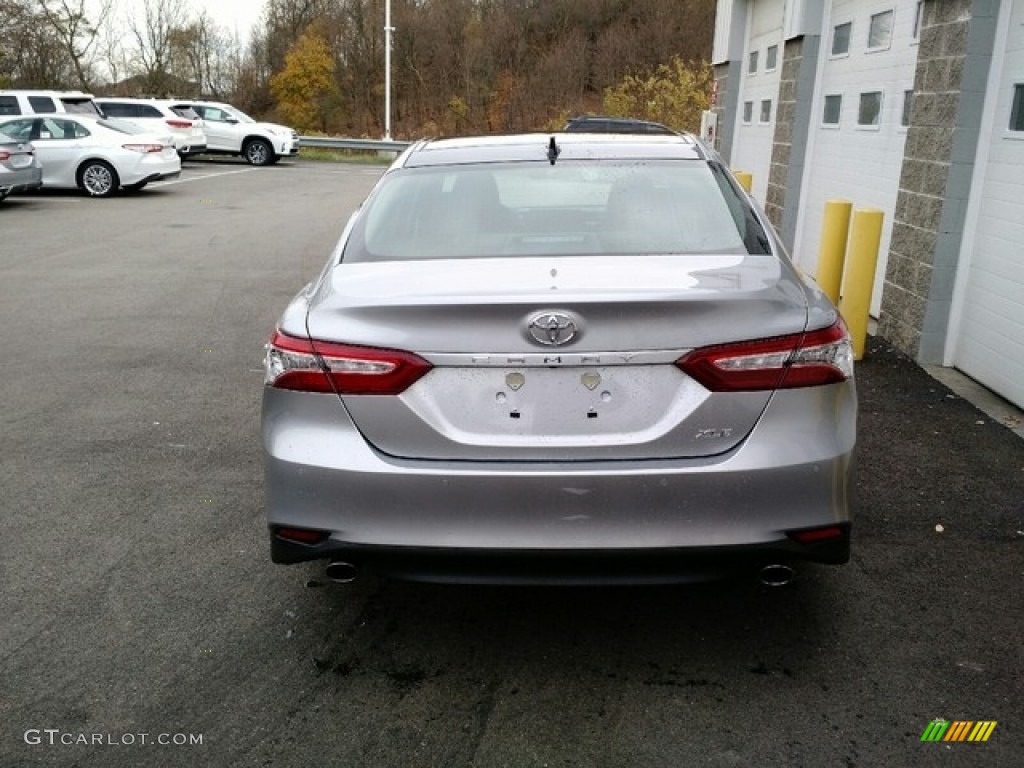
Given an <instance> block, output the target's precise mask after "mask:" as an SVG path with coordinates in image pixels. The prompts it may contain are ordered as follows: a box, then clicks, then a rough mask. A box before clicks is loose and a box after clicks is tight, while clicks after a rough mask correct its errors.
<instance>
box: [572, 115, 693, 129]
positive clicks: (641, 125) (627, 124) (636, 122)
mask: <svg viewBox="0 0 1024 768" xmlns="http://www.w3.org/2000/svg"><path fill="white" fill-rule="evenodd" d="M563 130H565V131H572V132H577V133H585V132H592V133H662V134H672V133H677V131H673V130H672V129H671V128H669V127H668V126H667V125H662V124H661V123H655V122H653V121H651V120H640V119H638V118H635V117H613V116H611V115H580V116H579V117H574V118H572V119H570V120H569V122H567V123H566V124H565V128H564V129H563Z"/></svg>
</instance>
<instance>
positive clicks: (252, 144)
mask: <svg viewBox="0 0 1024 768" xmlns="http://www.w3.org/2000/svg"><path fill="white" fill-rule="evenodd" d="M245 160H246V162H248V163H249V165H270V164H271V163H272V162H273V161H274V149H273V147H271V146H270V143H269V142H267V141H264V140H263V139H251V140H250V141H249V142H248V143H246V145H245Z"/></svg>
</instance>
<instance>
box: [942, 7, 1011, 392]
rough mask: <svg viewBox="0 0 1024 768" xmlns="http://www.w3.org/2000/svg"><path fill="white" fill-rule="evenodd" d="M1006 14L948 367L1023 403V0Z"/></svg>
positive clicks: (991, 77) (991, 78)
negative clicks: (986, 149)
mask: <svg viewBox="0 0 1024 768" xmlns="http://www.w3.org/2000/svg"><path fill="white" fill-rule="evenodd" d="M1010 16H1011V18H1010V24H1009V26H1008V28H1007V39H1006V54H1005V57H1004V58H1003V61H1002V66H1001V67H1000V69H999V70H998V71H993V72H992V73H991V75H990V80H991V87H995V88H997V89H998V90H997V91H996V92H995V98H996V101H995V111H994V113H993V118H992V133H991V140H990V141H991V143H990V145H989V152H988V160H987V163H986V165H985V174H984V182H983V184H982V187H981V189H980V190H979V191H980V194H981V198H980V206H979V208H978V214H977V228H976V230H975V234H974V239H973V243H972V244H973V247H972V248H970V249H968V251H967V252H966V253H965V256H966V259H967V261H966V263H967V264H968V265H969V266H968V274H967V280H966V286H965V290H964V291H963V294H962V301H963V304H962V307H961V320H960V327H959V332H958V335H957V339H956V347H955V352H954V356H953V364H954V365H955V366H956V367H957V368H960V369H961V370H962V371H963V372H964V373H966V374H968V375H969V376H971V377H972V378H974V379H977V380H978V381H980V382H981V383H982V384H984V385H985V386H987V387H989V388H990V389H992V390H994V391H996V392H998V393H1000V394H1001V395H1003V397H1005V398H1007V399H1008V400H1010V401H1011V402H1013V403H1015V404H1016V405H1018V406H1021V407H1024V0H1013V8H1012V9H1011V11H1010ZM998 61H999V58H998V57H996V62H997V66H998ZM1015 102H1016V107H1015V106H1014V105H1015Z"/></svg>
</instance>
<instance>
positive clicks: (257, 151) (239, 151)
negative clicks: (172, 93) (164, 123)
mask: <svg viewBox="0 0 1024 768" xmlns="http://www.w3.org/2000/svg"><path fill="white" fill-rule="evenodd" d="M169 104H170V105H171V106H172V107H174V108H175V109H180V108H185V107H190V108H192V109H194V110H195V111H196V112H197V113H198V114H199V116H200V117H202V118H203V130H204V131H205V132H206V151H207V153H211V154H224V155H241V156H242V157H244V158H245V160H246V161H247V162H248V163H249V164H250V165H271V164H273V163H276V162H277V161H278V160H280V159H281V158H282V157H293V156H295V155H297V154H299V134H298V133H296V132H295V131H294V130H292V129H291V128H289V127H288V126H285V125H277V124H276V123H263V122H259V121H257V120H253V119H252V118H251V117H249V116H248V115H247V114H245V113H244V112H242V111H241V110H240V109H236V108H235V107H232V106H231V105H230V104H222V103H220V102H215V101H189V100H180V99H179V100H173V101H171V102H169Z"/></svg>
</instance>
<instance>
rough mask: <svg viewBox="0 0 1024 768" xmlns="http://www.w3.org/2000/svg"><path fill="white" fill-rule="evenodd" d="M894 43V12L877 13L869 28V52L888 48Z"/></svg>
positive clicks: (872, 18)
mask: <svg viewBox="0 0 1024 768" xmlns="http://www.w3.org/2000/svg"><path fill="white" fill-rule="evenodd" d="M891 42H892V11H883V12H882V13H876V14H875V15H874V16H872V17H871V24H870V26H869V27H868V50H869V51H877V50H881V49H883V48H888V47H889V44H890V43H891Z"/></svg>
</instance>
